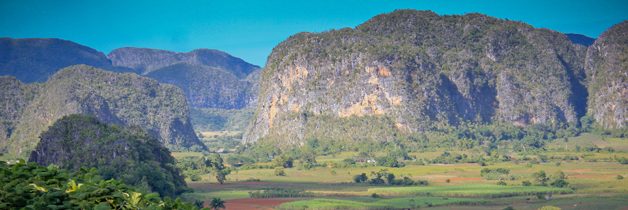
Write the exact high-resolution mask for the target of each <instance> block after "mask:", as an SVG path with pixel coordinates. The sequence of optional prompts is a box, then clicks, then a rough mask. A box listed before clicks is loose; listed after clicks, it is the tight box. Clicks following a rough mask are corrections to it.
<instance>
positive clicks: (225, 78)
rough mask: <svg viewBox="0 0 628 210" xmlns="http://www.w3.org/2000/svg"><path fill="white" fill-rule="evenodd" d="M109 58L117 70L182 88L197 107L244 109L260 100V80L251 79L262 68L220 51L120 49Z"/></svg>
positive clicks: (189, 100)
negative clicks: (258, 90)
mask: <svg viewBox="0 0 628 210" xmlns="http://www.w3.org/2000/svg"><path fill="white" fill-rule="evenodd" d="M108 56H109V58H110V59H111V61H112V63H113V65H114V66H116V67H119V68H127V69H130V70H131V71H133V72H136V73H137V74H140V75H145V76H148V77H151V78H154V79H156V80H158V81H160V82H164V83H169V84H173V85H175V86H177V87H180V88H181V89H183V91H184V92H185V93H186V96H187V98H188V102H189V104H190V106H191V107H194V108H220V109H241V108H244V107H247V106H248V105H249V104H250V103H251V102H253V101H254V98H257V92H253V91H252V90H253V89H254V87H255V86H256V84H257V80H251V79H247V78H250V77H249V76H250V75H256V74H259V73H258V72H259V67H258V66H255V65H252V64H249V63H247V62H245V61H243V60H242V59H239V58H236V57H233V56H231V55H229V54H227V53H224V52H221V51H218V50H208V49H197V50H193V51H191V52H187V53H176V52H171V51H165V50H156V49H146V48H120V49H116V50H113V51H112V52H111V53H110V54H109V55H108Z"/></svg>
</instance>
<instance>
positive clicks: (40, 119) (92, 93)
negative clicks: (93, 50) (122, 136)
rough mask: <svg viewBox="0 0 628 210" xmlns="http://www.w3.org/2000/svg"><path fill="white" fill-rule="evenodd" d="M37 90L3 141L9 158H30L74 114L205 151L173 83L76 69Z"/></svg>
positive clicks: (62, 72) (166, 143) (178, 147)
mask: <svg viewBox="0 0 628 210" xmlns="http://www.w3.org/2000/svg"><path fill="white" fill-rule="evenodd" d="M35 85H38V84H35ZM39 86H40V87H39V88H38V89H39V90H40V91H39V92H38V93H37V94H36V95H35V96H34V97H33V98H32V99H30V103H24V104H27V105H26V106H23V107H19V109H20V112H21V113H22V114H21V115H20V117H19V120H18V122H17V124H16V125H15V126H14V127H15V129H13V130H12V132H11V135H10V137H9V139H8V141H6V142H5V146H6V150H7V152H8V153H9V154H12V155H16V156H25V155H28V154H29V153H30V151H31V150H33V149H34V148H35V145H37V143H38V142H39V140H38V137H39V135H40V134H41V133H42V132H44V131H46V130H47V128H48V126H50V125H52V124H53V123H54V122H55V121H57V120H58V119H61V118H62V117H64V116H66V115H70V114H89V115H93V116H96V117H97V118H98V119H99V120H101V121H103V122H105V123H112V124H119V125H125V126H139V127H141V128H143V129H146V130H147V131H148V133H149V134H150V135H151V136H154V137H156V138H157V139H159V140H160V141H161V142H162V143H163V144H164V146H166V147H167V148H169V149H172V150H199V149H205V146H204V145H203V144H202V143H201V142H200V141H199V140H198V138H197V137H196V135H195V133H194V130H193V129H192V125H191V123H190V119H189V112H188V106H187V103H186V100H185V96H184V94H183V92H182V91H181V90H180V89H179V88H177V87H174V86H172V85H167V84H159V83H158V82H157V81H155V80H152V79H149V78H145V77H141V76H138V75H136V74H131V73H124V74H122V73H114V72H110V71H105V70H102V69H98V68H94V67H91V66H86V65H75V66H70V67H67V68H64V69H62V70H60V71H59V72H57V73H56V74H54V75H53V76H52V77H51V78H50V79H49V80H48V81H47V82H46V83H43V84H40V85H39ZM3 91H4V90H3ZM11 98H12V100H15V101H18V102H19V101H28V99H22V98H21V97H17V96H14V97H11Z"/></svg>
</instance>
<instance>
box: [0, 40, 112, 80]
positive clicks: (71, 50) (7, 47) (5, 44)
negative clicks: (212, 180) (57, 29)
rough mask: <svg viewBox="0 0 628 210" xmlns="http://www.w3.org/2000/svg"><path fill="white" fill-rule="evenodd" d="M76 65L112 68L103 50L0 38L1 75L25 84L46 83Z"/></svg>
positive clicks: (59, 41)
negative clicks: (58, 73)
mask: <svg viewBox="0 0 628 210" xmlns="http://www.w3.org/2000/svg"><path fill="white" fill-rule="evenodd" d="M75 64H87V65H90V66H95V67H100V68H107V69H109V68H111V62H110V61H109V59H107V57H106V56H105V55H104V54H103V53H101V52H98V51H96V50H94V49H91V48H89V47H86V46H83V45H80V44H77V43H74V42H71V41H66V40H61V39H11V38H0V75H10V76H14V77H16V78H17V79H19V80H20V81H22V82H26V83H30V82H44V81H46V80H47V79H48V77H50V76H51V75H53V74H54V73H55V72H57V71H58V70H59V69H61V68H63V67H67V66H71V65H75Z"/></svg>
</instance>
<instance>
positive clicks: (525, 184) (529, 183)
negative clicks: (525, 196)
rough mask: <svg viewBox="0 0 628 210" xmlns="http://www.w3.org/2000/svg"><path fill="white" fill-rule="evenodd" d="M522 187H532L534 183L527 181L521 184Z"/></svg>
mask: <svg viewBox="0 0 628 210" xmlns="http://www.w3.org/2000/svg"><path fill="white" fill-rule="evenodd" d="M521 185H523V186H531V185H532V182H530V181H528V180H526V181H523V182H521Z"/></svg>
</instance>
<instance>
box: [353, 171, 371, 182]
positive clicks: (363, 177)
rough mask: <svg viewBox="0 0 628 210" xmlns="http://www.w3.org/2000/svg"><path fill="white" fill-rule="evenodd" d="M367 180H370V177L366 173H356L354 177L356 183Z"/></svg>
mask: <svg viewBox="0 0 628 210" xmlns="http://www.w3.org/2000/svg"><path fill="white" fill-rule="evenodd" d="M367 180H368V177H367V176H366V173H362V174H359V175H355V176H354V177H353V182H355V183H365V182H366V181H367Z"/></svg>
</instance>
